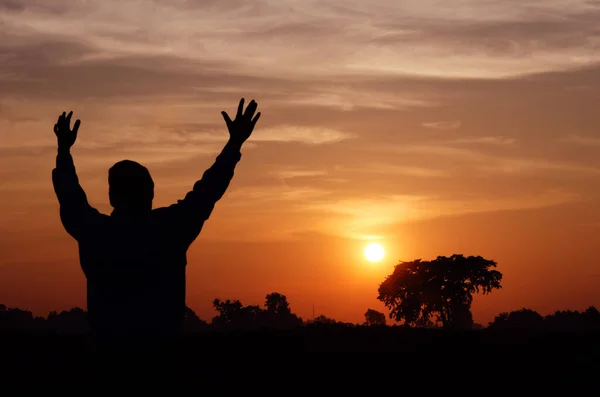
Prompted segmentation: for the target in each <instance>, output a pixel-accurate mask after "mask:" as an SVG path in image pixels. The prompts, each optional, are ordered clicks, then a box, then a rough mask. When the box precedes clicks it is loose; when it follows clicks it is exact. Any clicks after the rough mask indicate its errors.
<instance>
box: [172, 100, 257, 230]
mask: <svg viewBox="0 0 600 397" xmlns="http://www.w3.org/2000/svg"><path fill="white" fill-rule="evenodd" d="M257 107H258V104H257V103H256V102H255V101H254V100H252V101H251V102H250V104H248V107H247V108H246V111H245V112H244V111H243V110H244V99H243V98H242V99H241V101H240V103H239V106H238V110H237V115H236V117H235V119H234V120H231V119H230V118H229V115H228V114H227V113H226V112H221V114H222V115H223V118H224V119H225V123H226V124H227V129H228V130H229V141H228V142H227V144H226V145H225V147H224V148H223V150H222V151H221V153H220V154H219V155H218V156H217V159H216V161H215V163H214V164H213V165H212V166H211V167H210V168H209V169H208V170H206V171H205V172H204V175H203V176H202V179H200V180H199V181H197V182H196V183H195V184H194V188H193V190H192V191H190V192H189V193H188V194H187V195H186V196H185V198H184V199H183V200H179V202H178V203H177V204H176V205H175V206H174V207H176V208H177V209H178V212H180V215H181V216H183V217H185V218H186V219H187V220H189V221H192V222H193V223H197V222H203V221H205V220H207V219H208V217H209V216H210V214H211V212H212V210H213V208H214V206H215V204H216V203H217V201H219V200H220V199H221V197H223V195H224V194H225V191H226V190H227V188H228V187H229V183H230V182H231V179H232V178H233V173H234V170H235V166H236V164H237V163H238V162H239V161H240V158H241V152H240V151H241V148H242V145H243V144H244V142H245V141H246V140H247V139H248V138H249V137H250V135H251V134H252V131H253V130H254V126H255V125H256V122H257V121H258V119H259V118H260V112H259V113H257V114H256V116H255V115H254V113H255V112H256V109H257Z"/></svg>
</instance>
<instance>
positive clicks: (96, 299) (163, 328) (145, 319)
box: [52, 98, 260, 340]
mask: <svg viewBox="0 0 600 397" xmlns="http://www.w3.org/2000/svg"><path fill="white" fill-rule="evenodd" d="M257 106H258V105H257V104H256V102H255V101H254V100H253V101H251V102H250V104H249V105H248V107H247V108H246V111H245V112H244V99H243V98H242V100H241V101H240V103H239V107H238V110H237V115H236V117H235V120H233V121H232V120H231V119H230V118H229V116H228V115H227V113H226V112H222V115H223V118H224V119H225V122H226V124H227V128H228V129H229V136H230V137H229V141H228V142H227V144H226V145H225V147H224V149H223V151H222V152H221V153H220V154H219V156H218V157H217V159H216V161H215V163H214V164H213V165H212V167H210V168H209V169H208V170H207V171H205V172H204V175H203V176H202V179H200V180H199V181H197V182H196V183H195V185H194V187H193V190H192V191H190V192H189V193H188V194H187V195H186V196H185V198H184V199H183V200H179V201H178V202H177V204H173V205H171V206H169V207H164V208H157V209H154V210H153V209H152V199H153V197H154V182H153V181H152V177H151V176H150V173H149V172H148V170H147V169H146V168H145V167H144V166H142V165H140V164H138V163H136V162H134V161H130V160H124V161H121V162H118V163H116V164H115V165H114V166H113V167H112V168H111V169H110V170H109V172H108V184H109V198H110V204H111V205H112V207H113V208H114V210H113V211H112V213H111V214H110V216H108V215H104V214H101V213H100V212H98V211H97V210H96V209H94V208H92V207H91V206H90V204H89V203H88V200H87V198H86V195H85V192H84V191H83V189H82V188H81V186H80V185H79V181H78V178H77V174H76V172H75V166H74V164H73V158H72V157H71V154H70V148H71V146H73V144H74V143H75V140H76V138H77V132H78V130H79V126H80V121H79V120H77V121H75V123H74V124H73V129H72V130H71V127H70V126H71V116H72V114H73V112H70V113H69V114H68V115H67V114H65V113H63V114H62V115H61V116H60V117H59V118H58V122H57V123H56V125H55V126H54V132H55V133H56V136H57V138H58V155H57V157H56V168H55V169H54V170H53V172H52V181H53V183H54V190H55V192H56V196H57V197H58V201H59V203H60V218H61V221H62V224H63V226H64V227H65V229H66V230H67V232H68V233H69V234H70V235H71V236H72V237H73V238H74V239H75V240H77V242H78V243H79V258H80V263H81V267H82V269H83V272H84V274H85V276H86V278H87V304H88V313H89V318H90V325H91V327H92V330H93V331H94V332H95V333H96V334H97V335H98V336H99V337H100V338H101V339H102V340H105V338H108V339H109V340H112V337H129V336H134V337H138V336H175V335H177V334H178V333H179V332H180V331H181V328H182V323H183V318H184V311H185V267H186V263H187V259H186V252H187V250H188V247H189V246H190V245H191V243H192V242H193V241H194V240H195V239H196V237H198V234H199V233H200V230H201V229H202V226H203V224H204V222H205V221H206V220H207V219H208V217H209V216H210V214H211V212H212V210H213V208H214V206H215V203H216V202H217V201H218V200H219V199H220V198H221V197H222V196H223V194H224V193H225V190H226V189H227V187H228V186H229V182H230V181H231V178H232V177H233V173H234V168H235V166H236V164H237V162H238V161H239V160H240V158H241V153H240V150H241V147H242V144H243V143H244V142H245V141H246V139H248V137H249V136H250V134H252V131H253V129H254V126H255V125H256V122H257V121H258V119H259V117H260V112H259V113H257V114H256V116H255V115H254V113H255V112H256V109H257Z"/></svg>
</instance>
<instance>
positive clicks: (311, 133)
mask: <svg viewBox="0 0 600 397" xmlns="http://www.w3.org/2000/svg"><path fill="white" fill-rule="evenodd" d="M355 137H356V135H355V134H350V133H346V132H343V131H338V130H334V129H330V128H321V127H302V126H293V125H280V126H274V127H269V128H263V129H261V130H260V131H257V133H256V134H254V135H253V136H252V140H253V141H255V142H299V143H306V144H311V145H321V144H329V143H336V142H341V141H344V140H346V139H352V138H355Z"/></svg>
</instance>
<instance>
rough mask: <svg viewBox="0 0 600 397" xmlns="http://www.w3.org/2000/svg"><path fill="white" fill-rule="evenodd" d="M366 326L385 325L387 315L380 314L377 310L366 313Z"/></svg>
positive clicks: (369, 310)
mask: <svg viewBox="0 0 600 397" xmlns="http://www.w3.org/2000/svg"><path fill="white" fill-rule="evenodd" d="M365 325H367V326H373V325H385V314H383V313H381V312H378V311H377V310H373V309H368V310H367V311H366V312H365Z"/></svg>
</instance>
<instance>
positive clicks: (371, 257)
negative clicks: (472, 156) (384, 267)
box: [365, 243, 385, 262]
mask: <svg viewBox="0 0 600 397" xmlns="http://www.w3.org/2000/svg"><path fill="white" fill-rule="evenodd" d="M384 254H385V250H384V249H383V247H382V246H381V244H378V243H371V244H369V245H367V246H366V247H365V258H367V260H368V261H369V262H379V261H380V260H382V259H383V256H384Z"/></svg>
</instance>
